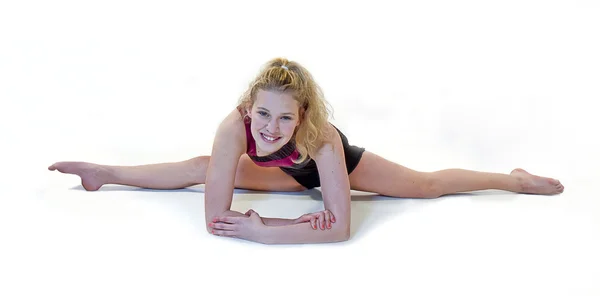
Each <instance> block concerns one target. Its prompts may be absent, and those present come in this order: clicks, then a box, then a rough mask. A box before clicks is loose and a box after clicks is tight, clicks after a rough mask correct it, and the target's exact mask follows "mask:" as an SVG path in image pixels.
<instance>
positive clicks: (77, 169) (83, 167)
mask: <svg viewBox="0 0 600 296" xmlns="http://www.w3.org/2000/svg"><path fill="white" fill-rule="evenodd" d="M48 170H51V171H54V170H58V171H59V172H61V173H66V174H74V175H77V176H79V177H81V185H82V186H83V188H85V190H87V191H96V190H98V189H100V187H102V185H104V184H106V183H107V180H108V177H109V172H108V171H107V170H106V169H105V168H104V167H102V166H101V165H97V164H93V163H88V162H57V163H55V164H53V165H51V166H49V167H48Z"/></svg>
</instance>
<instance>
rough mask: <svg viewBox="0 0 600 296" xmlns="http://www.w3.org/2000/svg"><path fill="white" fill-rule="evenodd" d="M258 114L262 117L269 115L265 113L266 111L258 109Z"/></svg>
mask: <svg viewBox="0 0 600 296" xmlns="http://www.w3.org/2000/svg"><path fill="white" fill-rule="evenodd" d="M258 114H260V116H262V117H268V116H269V114H267V112H265V111H258Z"/></svg>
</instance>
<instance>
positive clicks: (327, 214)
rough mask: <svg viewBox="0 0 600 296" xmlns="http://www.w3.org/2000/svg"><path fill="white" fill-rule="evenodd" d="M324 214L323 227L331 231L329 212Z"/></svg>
mask: <svg viewBox="0 0 600 296" xmlns="http://www.w3.org/2000/svg"><path fill="white" fill-rule="evenodd" d="M324 214H325V215H324V216H325V223H326V225H325V227H327V229H331V215H330V213H329V211H325V212H324Z"/></svg>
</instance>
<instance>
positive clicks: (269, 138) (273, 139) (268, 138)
mask: <svg viewBox="0 0 600 296" xmlns="http://www.w3.org/2000/svg"><path fill="white" fill-rule="evenodd" d="M262 136H263V137H264V138H265V139H267V140H269V141H271V142H272V141H275V139H276V138H273V137H269V136H267V135H265V134H262Z"/></svg>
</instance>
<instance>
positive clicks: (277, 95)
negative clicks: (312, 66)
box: [248, 90, 300, 156]
mask: <svg viewBox="0 0 600 296" xmlns="http://www.w3.org/2000/svg"><path fill="white" fill-rule="evenodd" d="M298 111H299V106H298V102H297V101H296V100H294V97H293V96H292V95H291V94H289V93H281V92H274V91H264V90H260V91H259V92H258V93H257V94H256V101H255V102H254V105H253V106H252V110H250V112H248V114H250V118H251V119H252V123H251V124H250V129H251V131H252V136H253V137H254V141H255V142H256V153H257V155H258V156H265V155H269V154H271V153H273V152H276V151H277V150H279V149H280V148H281V147H283V146H284V145H285V144H287V142H288V141H289V140H290V139H291V138H292V137H293V136H294V130H295V129H296V127H297V126H298V125H299V124H300V117H299V114H298Z"/></svg>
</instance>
